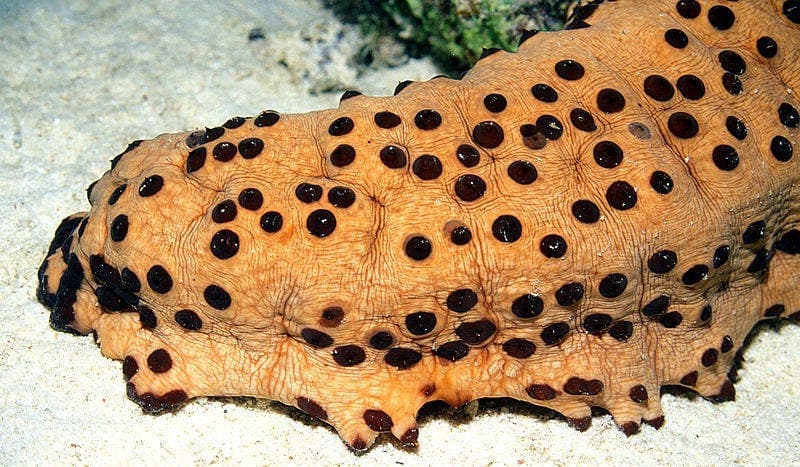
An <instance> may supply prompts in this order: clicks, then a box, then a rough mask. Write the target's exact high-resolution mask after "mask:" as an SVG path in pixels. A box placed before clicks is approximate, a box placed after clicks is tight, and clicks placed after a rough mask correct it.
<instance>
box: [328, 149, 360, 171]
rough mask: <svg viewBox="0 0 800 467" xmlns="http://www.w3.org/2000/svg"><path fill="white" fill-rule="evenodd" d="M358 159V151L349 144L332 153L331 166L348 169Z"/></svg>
mask: <svg viewBox="0 0 800 467" xmlns="http://www.w3.org/2000/svg"><path fill="white" fill-rule="evenodd" d="M355 158H356V150H355V148H353V146H350V145H349V144H340V145H338V146H336V148H335V149H334V150H333V152H331V164H333V165H334V166H336V167H346V166H348V165H350V164H352V163H353V161H354V160H355Z"/></svg>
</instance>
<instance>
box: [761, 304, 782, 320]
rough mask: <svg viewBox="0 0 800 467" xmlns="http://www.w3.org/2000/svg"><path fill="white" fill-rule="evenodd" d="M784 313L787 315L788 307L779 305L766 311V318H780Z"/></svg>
mask: <svg viewBox="0 0 800 467" xmlns="http://www.w3.org/2000/svg"><path fill="white" fill-rule="evenodd" d="M784 313H786V306H785V305H783V304H782V303H777V304H775V305H772V306H770V307H769V308H767V309H766V310H764V317H765V318H779V317H780V316H781V315H782V314H784Z"/></svg>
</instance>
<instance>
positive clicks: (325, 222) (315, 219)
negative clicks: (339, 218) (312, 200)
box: [306, 209, 336, 238]
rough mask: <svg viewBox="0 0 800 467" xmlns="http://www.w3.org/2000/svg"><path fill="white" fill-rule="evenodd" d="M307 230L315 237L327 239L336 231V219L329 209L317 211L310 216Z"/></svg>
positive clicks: (307, 220) (307, 221)
mask: <svg viewBox="0 0 800 467" xmlns="http://www.w3.org/2000/svg"><path fill="white" fill-rule="evenodd" d="M306 228H307V229H308V232H309V233H310V234H311V235H314V236H315V237H320V238H322V237H327V236H329V235H331V234H332V233H333V231H334V230H336V217H335V216H334V215H333V213H332V212H330V211H328V210H327V209H317V210H316V211H314V212H312V213H311V214H309V215H308V218H307V219H306Z"/></svg>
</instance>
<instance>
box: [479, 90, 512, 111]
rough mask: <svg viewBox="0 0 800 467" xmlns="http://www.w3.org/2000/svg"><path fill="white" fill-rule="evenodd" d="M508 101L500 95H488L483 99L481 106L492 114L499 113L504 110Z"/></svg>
mask: <svg viewBox="0 0 800 467" xmlns="http://www.w3.org/2000/svg"><path fill="white" fill-rule="evenodd" d="M507 105H508V101H506V98H505V96H503V95H502V94H489V95H487V96H486V97H484V98H483V106H484V107H486V110H488V111H489V112H492V113H499V112H502V111H504V110H505V109H506V106H507Z"/></svg>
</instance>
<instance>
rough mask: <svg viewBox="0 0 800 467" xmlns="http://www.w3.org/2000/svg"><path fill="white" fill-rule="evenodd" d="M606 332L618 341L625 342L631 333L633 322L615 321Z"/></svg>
mask: <svg viewBox="0 0 800 467" xmlns="http://www.w3.org/2000/svg"><path fill="white" fill-rule="evenodd" d="M608 334H609V335H610V336H611V337H613V338H614V339H616V340H618V341H619V342H625V341H627V340H628V339H630V338H631V336H632V335H633V323H631V322H630V321H617V322H616V323H614V324H613V325H612V326H611V329H609V330H608Z"/></svg>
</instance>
